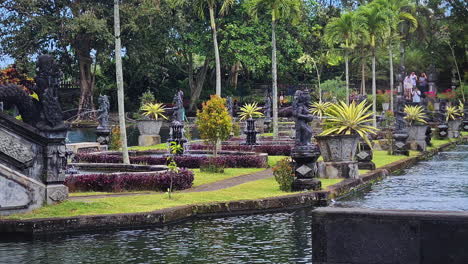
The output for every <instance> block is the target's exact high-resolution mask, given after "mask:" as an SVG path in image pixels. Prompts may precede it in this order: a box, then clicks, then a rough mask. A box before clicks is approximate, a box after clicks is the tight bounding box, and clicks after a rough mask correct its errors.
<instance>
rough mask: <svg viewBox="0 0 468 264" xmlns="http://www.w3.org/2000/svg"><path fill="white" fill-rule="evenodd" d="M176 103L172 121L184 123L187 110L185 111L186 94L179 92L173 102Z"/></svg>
mask: <svg viewBox="0 0 468 264" xmlns="http://www.w3.org/2000/svg"><path fill="white" fill-rule="evenodd" d="M172 102H173V103H174V108H173V109H174V112H173V113H172V119H173V120H174V121H179V122H184V119H185V109H184V92H183V91H182V90H179V91H178V92H177V93H176V94H175V95H174V98H173V100H172Z"/></svg>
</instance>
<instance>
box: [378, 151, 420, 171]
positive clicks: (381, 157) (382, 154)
mask: <svg viewBox="0 0 468 264" xmlns="http://www.w3.org/2000/svg"><path fill="white" fill-rule="evenodd" d="M416 155H418V152H417V151H410V157H414V156H416ZM406 158H408V157H407V156H394V155H389V154H388V152H387V151H386V150H374V158H373V159H372V161H373V162H374V163H375V166H376V167H377V168H379V167H382V166H385V165H387V164H390V163H392V162H395V161H399V160H402V159H406Z"/></svg>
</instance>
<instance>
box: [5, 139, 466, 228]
mask: <svg viewBox="0 0 468 264" xmlns="http://www.w3.org/2000/svg"><path fill="white" fill-rule="evenodd" d="M465 140H466V139H465ZM456 143H457V142H450V143H447V144H444V145H442V146H440V147H438V148H436V149H434V150H431V151H426V152H423V153H421V154H420V155H418V156H416V157H411V158H407V159H404V160H400V161H396V162H393V163H391V164H388V165H385V166H383V167H381V168H378V169H377V170H375V171H372V172H369V173H367V174H364V175H363V176H361V177H360V178H359V179H347V180H344V181H342V182H340V183H338V184H335V185H333V186H330V187H329V188H328V189H327V190H324V191H316V192H303V193H298V194H292V195H285V196H278V197H270V198H265V199H257V200H241V201H232V202H219V203H209V204H201V205H188V206H179V207H173V208H167V209H161V210H156V211H153V212H147V213H132V214H112V215H91V216H78V217H68V218H47V219H44V218H43V219H29V220H7V219H5V220H0V234H3V235H8V234H14V235H15V236H16V235H25V236H36V235H39V236H44V235H48V234H54V233H71V232H80V231H81V232H83V231H86V232H87V231H97V230H109V229H131V228H141V227H149V226H151V227H160V226H164V225H168V224H173V223H178V222H181V221H186V220H189V219H195V218H207V217H223V216H233V215H245V214H254V213H266V212H277V211H284V210H288V209H297V208H301V207H310V206H324V205H326V204H327V202H328V201H329V200H330V199H331V198H336V197H339V196H342V195H344V194H346V193H348V192H350V191H352V190H354V189H356V188H358V187H362V186H363V185H366V184H370V183H371V182H373V181H376V180H379V179H381V178H383V177H384V176H386V175H388V174H389V173H390V172H394V171H397V170H401V169H404V168H408V167H410V166H412V165H414V164H415V163H417V162H418V161H420V160H423V159H427V158H429V157H431V156H433V155H434V154H436V153H437V152H439V151H441V150H444V149H447V148H449V147H452V146H454V145H456Z"/></svg>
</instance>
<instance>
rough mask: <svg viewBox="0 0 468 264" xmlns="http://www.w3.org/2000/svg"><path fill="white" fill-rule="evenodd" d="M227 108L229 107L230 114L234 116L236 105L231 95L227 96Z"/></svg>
mask: <svg viewBox="0 0 468 264" xmlns="http://www.w3.org/2000/svg"><path fill="white" fill-rule="evenodd" d="M226 108H227V109H228V113H229V115H230V116H231V117H232V116H233V115H232V114H233V113H234V105H233V102H232V97H231V96H228V97H227V98H226Z"/></svg>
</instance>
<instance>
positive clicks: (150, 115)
mask: <svg viewBox="0 0 468 264" xmlns="http://www.w3.org/2000/svg"><path fill="white" fill-rule="evenodd" d="M140 110H141V111H143V115H144V116H146V117H147V119H141V120H138V121H137V126H138V130H139V131H140V137H139V138H138V144H139V145H140V146H151V145H155V144H159V143H161V137H160V136H159V131H160V130H161V126H162V124H163V120H162V119H167V117H166V116H165V115H164V113H165V112H166V109H165V108H164V105H163V104H161V103H151V102H148V103H145V104H143V105H142V106H141V108H140Z"/></svg>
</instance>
